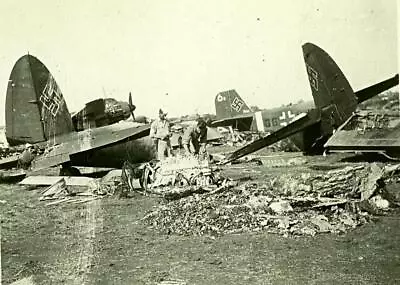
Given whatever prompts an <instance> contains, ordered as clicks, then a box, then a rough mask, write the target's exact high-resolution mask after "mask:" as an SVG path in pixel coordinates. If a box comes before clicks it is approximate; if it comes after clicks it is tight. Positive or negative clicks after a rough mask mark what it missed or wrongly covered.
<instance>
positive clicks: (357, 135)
mask: <svg viewBox="0 0 400 285" xmlns="http://www.w3.org/2000/svg"><path fill="white" fill-rule="evenodd" d="M325 147H326V148H327V150H329V151H366V152H367V151H373V152H390V153H391V152H398V151H400V116H399V114H398V112H387V111H386V112H368V111H363V112H358V113H355V114H354V115H353V116H351V117H350V118H349V119H348V120H347V121H346V122H345V123H344V124H343V125H342V126H341V127H340V128H339V129H338V130H337V131H336V132H335V133H334V134H333V136H332V137H331V138H330V139H329V140H328V141H327V142H326V144H325Z"/></svg>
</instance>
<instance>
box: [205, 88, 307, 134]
mask: <svg viewBox="0 0 400 285" xmlns="http://www.w3.org/2000/svg"><path fill="white" fill-rule="evenodd" d="M312 108H314V102H312V101H308V102H298V103H295V104H289V105H286V106H282V107H277V108H273V109H265V110H261V111H256V112H253V111H252V110H251V109H250V107H249V106H248V105H247V104H246V102H245V101H244V100H243V99H242V98H241V97H240V95H239V94H238V93H237V92H236V91H235V90H228V91H224V92H220V93H218V94H217V96H216V97H215V113H216V115H217V119H216V120H215V121H213V122H212V123H211V125H212V126H215V127H227V126H231V127H233V128H234V129H237V130H239V131H253V132H260V133H269V132H273V131H276V130H278V129H279V128H281V127H283V126H286V125H287V124H289V123H290V122H291V121H292V120H293V119H294V118H295V117H296V116H298V115H300V114H303V113H305V112H307V111H308V110H310V109H312Z"/></svg>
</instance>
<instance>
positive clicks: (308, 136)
mask: <svg viewBox="0 0 400 285" xmlns="http://www.w3.org/2000/svg"><path fill="white" fill-rule="evenodd" d="M303 55H304V61H305V64H306V70H307V74H308V79H309V82H310V87H311V91H312V95H313V98H314V103H315V108H314V109H311V110H309V111H308V112H307V113H305V114H303V115H300V116H299V117H298V118H296V119H295V120H293V121H292V122H291V123H289V124H288V125H286V126H284V127H282V128H280V129H279V130H277V131H275V132H273V133H271V134H270V135H268V136H266V137H264V138H261V139H258V140H256V141H254V142H252V143H250V144H248V145H246V146H244V147H242V148H240V149H238V150H236V151H235V152H233V153H231V154H230V155H229V156H228V157H227V158H226V159H225V161H224V163H228V162H230V161H233V160H235V159H238V158H240V157H243V156H245V155H247V154H250V153H253V152H255V151H257V150H259V149H262V148H264V147H266V146H269V145H272V144H273V143H275V142H278V141H280V140H282V139H284V138H287V137H290V139H291V140H292V141H293V142H294V143H295V144H296V146H298V147H299V148H300V149H301V150H302V151H303V152H305V153H308V154H312V153H322V151H323V149H324V148H323V147H324V144H325V142H326V141H327V139H328V138H329V137H330V136H331V135H332V134H333V132H334V130H336V129H338V128H339V127H340V126H341V125H342V124H343V123H344V122H345V121H346V120H347V119H349V117H350V116H351V115H352V114H353V112H355V110H356V107H357V105H358V104H359V103H361V102H364V101H365V100H368V99H369V98H371V97H373V96H375V95H378V94H379V93H381V92H383V91H385V90H387V89H389V88H392V87H393V86H396V85H398V83H399V77H398V74H397V75H395V76H394V77H392V78H389V79H387V80H384V81H382V82H379V83H377V84H374V85H372V86H369V87H366V88H364V89H362V90H359V91H357V92H354V91H353V89H352V88H351V86H350V83H349V82H348V80H347V79H346V77H345V76H344V74H343V72H342V71H341V70H340V68H339V67H338V65H337V64H336V63H335V61H334V60H333V59H332V58H331V57H330V56H329V55H328V54H327V53H326V52H325V51H324V50H322V49H321V48H319V47H318V46H316V45H314V44H312V43H306V44H304V45H303Z"/></svg>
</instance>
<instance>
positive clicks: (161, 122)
mask: <svg viewBox="0 0 400 285" xmlns="http://www.w3.org/2000/svg"><path fill="white" fill-rule="evenodd" d="M171 136H172V134H171V129H170V123H169V121H168V119H167V113H166V112H164V111H163V110H162V109H160V110H159V112H158V118H157V119H156V120H155V121H154V122H153V123H152V124H151V127H150V138H151V139H153V142H154V145H155V147H156V149H157V155H158V159H159V160H164V159H165V158H166V157H168V156H172V151H171V140H170V139H171ZM182 144H183V148H184V150H185V153H186V154H187V155H196V156H197V155H199V156H201V157H204V156H205V154H206V145H207V125H206V122H205V121H204V120H203V119H202V118H199V119H198V120H197V123H196V124H195V125H193V126H190V127H188V128H187V129H186V130H185V132H184V134H183V137H182Z"/></svg>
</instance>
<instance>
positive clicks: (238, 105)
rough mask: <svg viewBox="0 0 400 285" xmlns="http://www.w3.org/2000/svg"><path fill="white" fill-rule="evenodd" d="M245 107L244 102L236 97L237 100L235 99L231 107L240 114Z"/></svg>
mask: <svg viewBox="0 0 400 285" xmlns="http://www.w3.org/2000/svg"><path fill="white" fill-rule="evenodd" d="M243 105H244V102H243V101H242V100H240V99H239V98H238V97H235V99H233V102H232V104H231V107H232V109H233V110H235V111H236V112H239V111H240V110H241V109H242V107H243Z"/></svg>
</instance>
